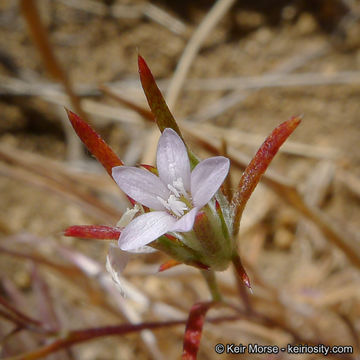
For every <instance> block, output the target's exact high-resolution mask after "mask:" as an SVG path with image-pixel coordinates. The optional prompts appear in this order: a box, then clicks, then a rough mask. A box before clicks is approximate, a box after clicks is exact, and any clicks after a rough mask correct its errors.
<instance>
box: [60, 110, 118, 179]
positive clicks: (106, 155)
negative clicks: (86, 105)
mask: <svg viewBox="0 0 360 360" xmlns="http://www.w3.org/2000/svg"><path fill="white" fill-rule="evenodd" d="M66 112H67V115H68V117H69V120H70V122H71V125H72V126H73V128H74V130H75V131H76V133H77V134H78V136H79V138H80V139H81V141H82V142H83V143H84V144H85V145H86V147H87V148H88V150H89V151H90V152H91V153H92V154H93V155H94V156H95V157H96V158H97V159H98V160H99V161H100V163H101V164H102V166H103V167H104V168H105V170H106V171H107V172H108V174H109V175H110V176H111V169H112V168H113V167H115V166H120V165H124V164H123V162H122V161H121V160H120V159H119V158H118V156H117V155H116V154H115V152H114V151H113V150H112V149H111V148H110V146H109V145H108V144H106V142H105V141H104V140H103V139H102V138H101V137H100V135H99V134H98V133H97V132H96V131H95V130H94V129H93V128H92V127H91V126H90V125H89V124H88V123H87V122H85V121H84V120H83V119H81V118H80V117H79V116H77V115H76V114H75V113H73V112H72V111H70V110H67V109H66Z"/></svg>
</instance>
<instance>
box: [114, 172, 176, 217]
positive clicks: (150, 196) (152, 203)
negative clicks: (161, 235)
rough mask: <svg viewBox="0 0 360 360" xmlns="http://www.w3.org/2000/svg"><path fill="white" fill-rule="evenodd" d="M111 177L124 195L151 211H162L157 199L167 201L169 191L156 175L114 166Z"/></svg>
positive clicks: (162, 206)
mask: <svg viewBox="0 0 360 360" xmlns="http://www.w3.org/2000/svg"><path fill="white" fill-rule="evenodd" d="M112 176H113V178H114V180H115V181H116V183H117V184H118V185H119V187H120V189H121V190H122V191H123V192H124V193H125V194H126V195H128V196H130V197H131V198H133V199H134V200H136V201H137V202H139V203H140V204H143V205H145V206H147V207H149V208H151V209H154V210H164V205H162V204H161V203H160V201H159V200H158V199H157V197H158V196H160V197H161V198H163V199H167V198H168V197H169V193H170V191H169V190H168V189H167V188H166V186H165V185H164V184H163V183H162V181H161V180H160V179H159V178H158V177H157V176H156V175H154V174H152V173H151V172H149V171H147V170H144V169H139V168H136V167H132V166H116V167H114V168H113V169H112Z"/></svg>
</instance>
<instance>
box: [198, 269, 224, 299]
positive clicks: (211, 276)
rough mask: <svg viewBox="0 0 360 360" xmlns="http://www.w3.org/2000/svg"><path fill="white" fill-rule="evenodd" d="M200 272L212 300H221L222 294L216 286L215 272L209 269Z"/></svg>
mask: <svg viewBox="0 0 360 360" xmlns="http://www.w3.org/2000/svg"><path fill="white" fill-rule="evenodd" d="M201 273H202V275H203V276H204V278H205V280H206V284H207V286H208V288H209V291H210V294H211V297H212V299H213V301H222V295H221V294H220V291H219V288H218V286H217V282H216V277H215V273H214V272H213V271H211V270H201Z"/></svg>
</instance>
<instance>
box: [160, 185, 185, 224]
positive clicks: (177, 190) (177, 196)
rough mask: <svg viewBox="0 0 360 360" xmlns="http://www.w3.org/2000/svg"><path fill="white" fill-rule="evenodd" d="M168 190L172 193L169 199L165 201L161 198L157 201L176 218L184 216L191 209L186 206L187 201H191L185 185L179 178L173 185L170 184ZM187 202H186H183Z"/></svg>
mask: <svg viewBox="0 0 360 360" xmlns="http://www.w3.org/2000/svg"><path fill="white" fill-rule="evenodd" d="M167 187H168V189H169V190H170V191H171V192H172V194H170V196H169V198H168V199H167V200H166V201H165V200H164V199H162V198H161V197H160V196H158V197H157V199H158V200H159V201H160V203H161V204H162V205H164V207H165V208H166V209H167V210H169V211H170V212H172V213H173V214H174V215H176V216H178V217H179V216H183V215H184V212H185V211H186V210H189V207H188V206H187V205H186V202H185V201H186V200H189V195H188V193H187V192H186V190H185V188H184V183H183V180H182V179H181V178H178V179H176V180H174V181H173V183H172V185H171V184H168V186H167ZM183 200H185V201H183Z"/></svg>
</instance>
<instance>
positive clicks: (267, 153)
mask: <svg viewBox="0 0 360 360" xmlns="http://www.w3.org/2000/svg"><path fill="white" fill-rule="evenodd" d="M300 121H301V118H300V117H293V118H291V119H290V120H287V121H285V122H283V123H282V124H280V125H279V126H278V127H277V128H275V129H274V130H273V132H272V133H271V134H270V136H268V137H267V139H266V140H265V141H264V143H263V144H262V145H261V146H260V149H259V150H258V151H257V153H256V155H255V156H254V158H253V159H252V160H251V162H250V164H249V165H248V166H247V168H246V169H245V171H244V173H243V174H242V176H241V179H240V182H239V185H238V190H237V192H236V193H235V194H234V196H233V198H232V204H233V206H234V208H235V217H234V235H236V234H237V233H238V231H239V223H240V219H241V215H242V212H243V210H244V208H245V205H246V203H247V201H248V200H249V198H250V195H251V194H252V192H253V191H254V189H255V187H256V185H257V184H258V182H259V181H260V179H261V176H262V175H263V174H264V172H265V170H266V169H267V167H268V166H269V164H270V162H271V160H272V159H273V158H274V156H275V154H276V153H277V152H278V150H279V148H280V146H281V145H282V144H283V143H284V141H285V140H286V139H287V138H288V137H289V136H290V135H291V133H292V132H293V131H294V130H295V129H296V127H297V126H298V125H299V124H300Z"/></svg>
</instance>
